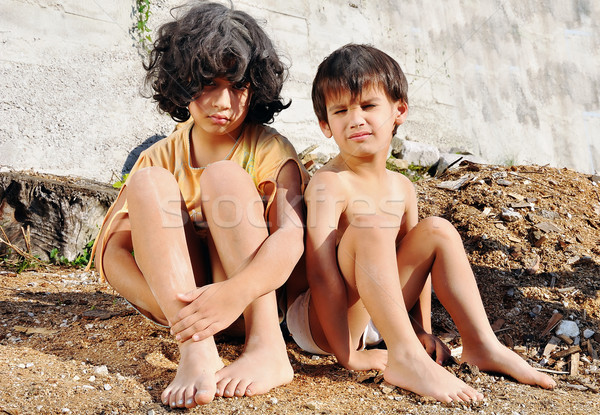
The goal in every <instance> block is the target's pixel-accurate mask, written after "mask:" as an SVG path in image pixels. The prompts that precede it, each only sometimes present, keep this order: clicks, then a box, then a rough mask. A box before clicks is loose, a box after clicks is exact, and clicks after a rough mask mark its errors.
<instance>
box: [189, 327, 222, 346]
mask: <svg viewBox="0 0 600 415" xmlns="http://www.w3.org/2000/svg"><path fill="white" fill-rule="evenodd" d="M222 329H223V328H221V327H220V326H219V325H217V324H209V325H208V326H207V327H206V328H204V329H202V330H197V331H196V332H195V333H194V335H193V336H191V337H192V339H193V340H194V341H195V342H199V341H202V340H205V339H207V338H209V337H211V336H214V335H215V334H217V333H218V332H220V331H221V330H222Z"/></svg>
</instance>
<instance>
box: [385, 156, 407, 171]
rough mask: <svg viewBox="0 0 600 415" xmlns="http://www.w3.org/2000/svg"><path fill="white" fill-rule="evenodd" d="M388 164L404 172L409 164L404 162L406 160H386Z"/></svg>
mask: <svg viewBox="0 0 600 415" xmlns="http://www.w3.org/2000/svg"><path fill="white" fill-rule="evenodd" d="M388 163H390V164H391V165H393V166H394V167H395V168H397V169H398V170H406V169H408V167H409V166H410V163H409V162H408V161H406V160H403V159H395V158H390V159H389V160H388Z"/></svg>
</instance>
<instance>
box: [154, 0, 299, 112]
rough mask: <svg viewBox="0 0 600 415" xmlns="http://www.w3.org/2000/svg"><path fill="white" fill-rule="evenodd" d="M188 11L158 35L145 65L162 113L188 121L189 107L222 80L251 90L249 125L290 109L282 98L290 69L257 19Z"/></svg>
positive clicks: (222, 11) (224, 10)
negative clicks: (204, 90)
mask: <svg viewBox="0 0 600 415" xmlns="http://www.w3.org/2000/svg"><path fill="white" fill-rule="evenodd" d="M184 7H186V8H187V10H186V11H185V13H184V14H183V15H182V16H181V17H179V18H176V19H175V20H174V21H171V22H169V23H165V24H164V25H162V26H161V27H160V28H159V29H158V37H157V39H156V41H155V42H154V45H153V49H152V51H151V52H150V56H149V61H148V63H147V64H144V68H145V69H146V71H147V73H146V85H147V86H151V88H152V90H153V91H154V93H153V94H152V97H153V98H154V99H155V100H156V101H157V102H158V108H159V109H160V110H161V111H164V112H166V113H168V114H169V115H170V116H171V118H173V119H174V120H175V121H178V122H182V121H185V120H187V119H188V118H189V117H190V113H189V111H188V105H189V103H190V102H192V101H193V100H194V97H196V96H198V94H200V93H201V92H202V88H203V85H206V84H207V83H208V82H210V81H212V80H213V79H214V78H219V77H223V78H226V79H228V80H229V81H230V82H234V83H249V84H250V91H251V92H252V96H251V99H250V104H249V110H248V115H247V117H246V121H249V122H255V123H270V122H272V121H273V118H274V116H275V115H276V114H277V113H279V112H280V111H282V110H284V109H285V108H287V107H289V106H290V104H291V102H288V103H287V104H285V103H284V102H283V99H282V98H281V96H280V94H281V88H282V86H283V82H284V80H285V78H286V76H287V67H286V65H284V64H283V63H282V62H281V60H280V59H279V56H278V55H277V52H276V51H275V48H274V46H273V43H272V42H271V40H270V39H269V37H268V36H267V34H266V33H265V32H264V30H263V29H262V28H261V27H260V26H259V25H258V23H257V21H256V20H255V19H254V18H253V17H251V16H250V15H248V14H247V13H244V12H242V11H239V10H233V9H232V8H228V7H226V6H224V5H222V4H218V3H204V2H202V3H200V4H195V5H191V6H184ZM188 7H189V8H188Z"/></svg>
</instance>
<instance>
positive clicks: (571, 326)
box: [555, 320, 579, 338]
mask: <svg viewBox="0 0 600 415" xmlns="http://www.w3.org/2000/svg"><path fill="white" fill-rule="evenodd" d="M555 333H556V335H557V336H560V335H561V334H564V335H565V336H568V337H571V338H575V337H577V336H579V327H578V326H577V323H575V322H574V321H571V320H563V321H561V322H560V323H559V324H558V327H557V328H556V332H555Z"/></svg>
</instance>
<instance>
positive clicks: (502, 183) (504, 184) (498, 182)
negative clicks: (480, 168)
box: [496, 179, 512, 186]
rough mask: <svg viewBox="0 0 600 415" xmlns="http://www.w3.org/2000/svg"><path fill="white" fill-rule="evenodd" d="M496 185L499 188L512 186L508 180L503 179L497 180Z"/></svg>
mask: <svg viewBox="0 0 600 415" xmlns="http://www.w3.org/2000/svg"><path fill="white" fill-rule="evenodd" d="M496 183H497V184H498V185H499V186H512V182H511V181H510V180H505V179H498V180H497V181H496Z"/></svg>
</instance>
